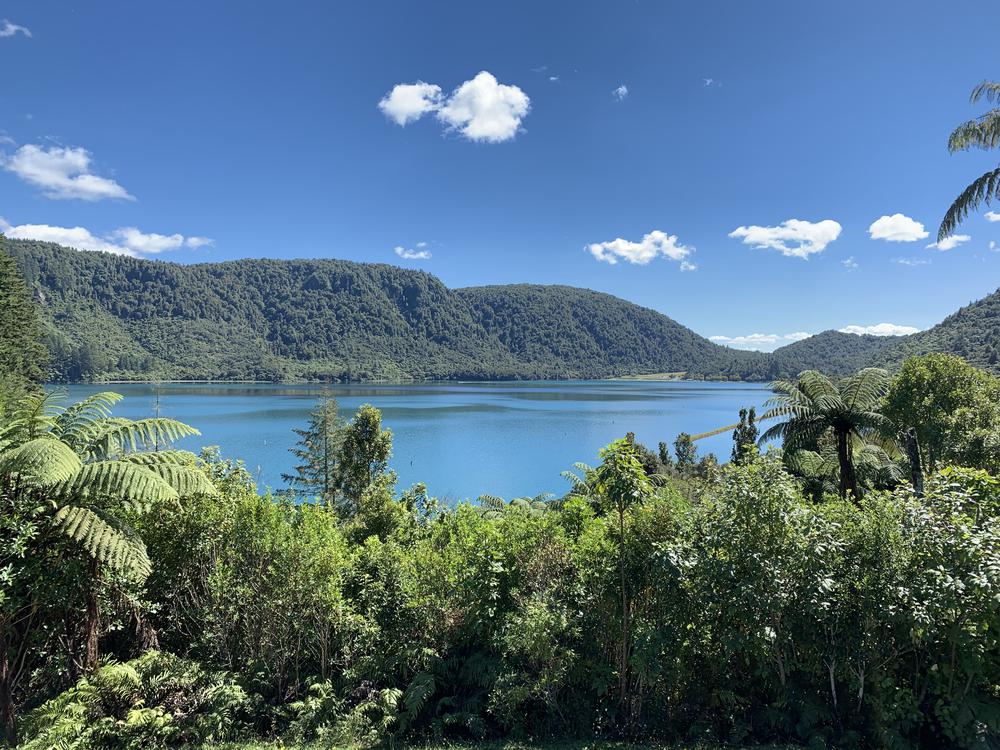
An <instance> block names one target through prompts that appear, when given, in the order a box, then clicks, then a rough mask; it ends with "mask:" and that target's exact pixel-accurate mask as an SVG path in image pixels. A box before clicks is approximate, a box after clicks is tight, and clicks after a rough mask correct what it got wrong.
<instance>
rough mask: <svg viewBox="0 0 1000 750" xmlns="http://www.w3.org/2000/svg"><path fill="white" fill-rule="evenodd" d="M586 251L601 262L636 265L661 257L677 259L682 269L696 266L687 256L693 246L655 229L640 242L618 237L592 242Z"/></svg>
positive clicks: (675, 236)
mask: <svg viewBox="0 0 1000 750" xmlns="http://www.w3.org/2000/svg"><path fill="white" fill-rule="evenodd" d="M586 250H587V252H589V253H590V254H591V255H593V256H594V257H595V258H596V259H597V260H599V261H601V262H603V263H610V264H611V265H615V264H616V263H618V261H620V260H623V261H625V262H626V263H632V264H633V265H637V266H644V265H646V264H647V263H649V262H650V261H652V260H653V259H654V258H657V257H663V258H667V259H669V260H674V261H678V262H679V263H680V264H681V270H682V271H694V270H695V269H696V268H697V266H696V265H694V264H693V263H691V262H690V261H689V260H687V258H688V257H689V256H690V255H691V253H693V252H694V248H693V247H688V246H687V245H682V244H681V243H680V242H679V241H678V240H677V235H674V234H667V233H666V232H661V231H660V230H658V229H656V230H653V231H652V232H650V233H649V234H647V235H645V236H644V237H643V238H642V240H641V241H640V242H631V241H629V240H624V239H622V238H621V237H619V238H618V239H616V240H611V241H610V242H594V243H591V244H590V245H587V247H586Z"/></svg>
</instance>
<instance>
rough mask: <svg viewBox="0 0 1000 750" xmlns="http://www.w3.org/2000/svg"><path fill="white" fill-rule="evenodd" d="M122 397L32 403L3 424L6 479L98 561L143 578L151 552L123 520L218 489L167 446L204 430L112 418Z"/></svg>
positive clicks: (191, 460)
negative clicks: (31, 495) (69, 403)
mask: <svg viewBox="0 0 1000 750" xmlns="http://www.w3.org/2000/svg"><path fill="white" fill-rule="evenodd" d="M121 398H122V397H121V396H119V395H118V394H117V393H98V394H95V395H93V396H91V397H90V398H87V399H85V400H83V401H81V402H79V403H77V404H73V405H72V406H69V407H65V408H62V407H59V406H58V405H57V404H56V402H55V398H54V397H53V396H51V395H44V396H32V397H29V398H27V399H25V400H24V401H23V402H22V404H21V405H20V406H19V407H18V408H17V409H15V410H14V411H13V413H12V414H11V416H10V418H9V419H7V420H6V422H5V423H4V424H2V425H0V482H3V483H5V484H8V485H10V486H15V487H17V488H18V490H19V491H27V492H32V493H34V495H35V496H37V497H38V499H39V500H41V501H43V503H44V506H45V508H46V509H47V510H48V511H49V512H50V513H51V517H52V522H53V524H54V525H55V526H56V528H57V529H59V530H60V531H61V532H62V533H64V534H66V535H67V536H69V537H70V538H71V539H73V540H75V541H77V542H79V543H80V544H81V545H82V546H83V547H84V549H85V550H86V551H87V553H88V554H89V555H90V556H91V557H93V558H94V559H96V560H98V561H100V562H102V563H105V564H107V565H111V566H112V567H114V568H116V569H118V570H121V571H124V572H128V573H131V574H133V575H136V576H138V577H140V578H144V577H146V576H148V575H149V570H150V566H149V558H148V556H147V555H146V548H145V546H144V545H143V543H142V541H141V540H140V539H139V538H138V536H137V535H136V534H135V532H134V531H133V530H132V529H131V528H130V527H129V525H128V524H127V523H126V521H125V520H124V517H127V516H128V515H129V514H133V513H143V512H146V511H148V510H149V508H151V507H152V506H153V505H156V504H159V503H164V502H178V501H179V500H180V498H181V497H186V496H192V495H198V494H213V493H214V492H215V488H214V487H213V486H212V483H211V481H210V480H209V478H208V476H207V475H206V474H205V473H204V472H203V471H201V469H200V468H198V466H197V459H196V457H195V456H194V454H192V453H190V452H188V451H180V450H168V449H167V446H169V445H170V444H171V443H173V442H175V441H176V440H178V439H180V438H183V437H187V436H190V435H198V434H199V433H198V431H197V430H195V429H194V428H192V427H189V426H187V425H186V424H183V423H182V422H177V421H175V420H172V419H165V418H159V417H158V418H154V419H140V420H128V419H121V418H116V417H112V416H111V410H112V407H113V406H114V405H115V404H116V403H118V402H119V401H120V400H121Z"/></svg>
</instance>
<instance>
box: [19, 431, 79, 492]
mask: <svg viewBox="0 0 1000 750" xmlns="http://www.w3.org/2000/svg"><path fill="white" fill-rule="evenodd" d="M81 466H82V463H81V461H80V458H79V456H77V455H76V452H75V451H74V450H73V449H72V448H70V447H69V446H68V445H66V443H64V442H62V441H61V440H54V439H52V438H44V437H42V438H35V439H34V440H29V441H28V442H27V443H24V444H23V445H21V446H18V447H17V448H14V449H12V450H9V451H7V452H5V453H3V454H0V474H18V475H19V476H21V477H24V478H27V479H28V480H29V481H31V482H33V483H34V484H38V485H41V486H49V485H53V484H56V483H59V482H65V481H68V480H69V479H70V478H71V477H72V476H73V475H74V474H76V473H77V472H78V471H79V470H80V468H81Z"/></svg>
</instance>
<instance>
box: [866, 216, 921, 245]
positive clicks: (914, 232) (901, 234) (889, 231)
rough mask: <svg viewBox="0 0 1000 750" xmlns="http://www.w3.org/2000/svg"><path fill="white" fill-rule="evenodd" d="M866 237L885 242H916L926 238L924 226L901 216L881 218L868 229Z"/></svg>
mask: <svg viewBox="0 0 1000 750" xmlns="http://www.w3.org/2000/svg"><path fill="white" fill-rule="evenodd" d="M868 236H869V237H871V238H872V239H873V240H885V241H886V242H916V241H917V240H922V239H924V238H925V237H927V231H926V230H925V229H924V225H923V224H921V223H920V222H919V221H915V220H913V219H911V218H910V217H909V216H904V215H903V214H893V215H892V216H882V217H880V218H878V219H876V220H875V221H873V222H872V225H871V226H870V227H868Z"/></svg>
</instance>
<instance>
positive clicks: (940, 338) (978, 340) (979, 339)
mask: <svg viewBox="0 0 1000 750" xmlns="http://www.w3.org/2000/svg"><path fill="white" fill-rule="evenodd" d="M998 350H1000V289H998V290H997V291H995V292H993V294H991V295H989V296H987V297H983V298H982V299H981V300H978V301H977V302H973V303H972V304H971V305H966V306H965V307H962V308H960V309H959V310H958V311H957V312H955V313H952V314H951V315H949V316H948V317H947V318H945V319H944V320H943V321H941V322H940V323H938V324H937V325H936V326H934V327H933V328H928V329H927V330H926V331H921V332H920V333H915V334H913V335H912V336H905V337H902V338H900V339H896V340H895V341H894V345H893V346H892V347H891V348H889V349H887V350H886V351H885V353H884V354H883V355H882V356H879V357H876V359H875V362H876V363H877V364H883V365H886V366H888V367H895V366H898V365H899V364H900V363H901V362H902V361H903V360H904V359H906V358H907V357H912V356H914V355H917V354H928V353H930V352H947V353H949V354H957V355H959V356H960V357H964V358H965V359H966V360H968V361H969V362H970V363H971V364H973V365H975V366H976V367H981V368H983V369H986V370H991V371H992V372H996V373H1000V366H998V358H1000V351H998Z"/></svg>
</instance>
